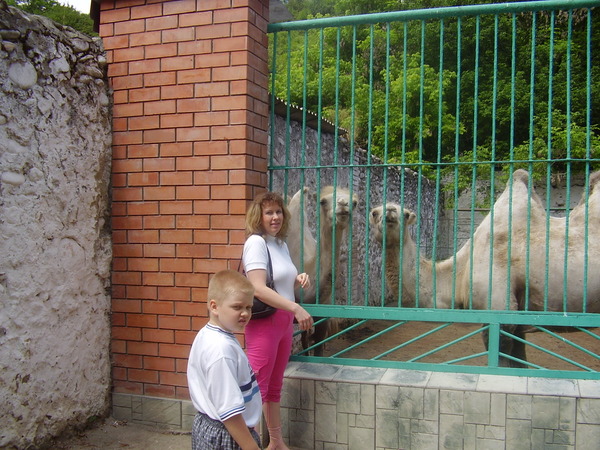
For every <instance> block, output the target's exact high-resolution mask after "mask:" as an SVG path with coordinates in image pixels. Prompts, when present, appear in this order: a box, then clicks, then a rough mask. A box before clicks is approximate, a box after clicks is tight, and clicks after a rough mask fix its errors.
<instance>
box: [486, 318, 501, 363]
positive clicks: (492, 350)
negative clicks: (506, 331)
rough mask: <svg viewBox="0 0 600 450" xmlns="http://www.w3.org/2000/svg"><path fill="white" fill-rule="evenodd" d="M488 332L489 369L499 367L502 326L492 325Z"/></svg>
mask: <svg viewBox="0 0 600 450" xmlns="http://www.w3.org/2000/svg"><path fill="white" fill-rule="evenodd" d="M488 330H489V331H488V367H498V361H499V360H500V356H499V353H500V324H499V323H490V327H489V329H488Z"/></svg>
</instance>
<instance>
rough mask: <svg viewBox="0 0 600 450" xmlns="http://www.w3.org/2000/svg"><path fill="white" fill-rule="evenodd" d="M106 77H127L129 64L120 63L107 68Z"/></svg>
mask: <svg viewBox="0 0 600 450" xmlns="http://www.w3.org/2000/svg"><path fill="white" fill-rule="evenodd" d="M107 73H108V77H109V78H113V77H120V76H124V75H127V74H128V73H129V63H128V62H121V63H113V64H110V65H109V66H108V72H107Z"/></svg>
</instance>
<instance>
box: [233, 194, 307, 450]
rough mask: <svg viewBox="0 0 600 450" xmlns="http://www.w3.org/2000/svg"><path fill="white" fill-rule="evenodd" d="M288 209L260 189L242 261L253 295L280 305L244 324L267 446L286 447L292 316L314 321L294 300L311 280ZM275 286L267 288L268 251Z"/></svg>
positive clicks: (302, 323) (303, 325) (248, 224)
mask: <svg viewBox="0 0 600 450" xmlns="http://www.w3.org/2000/svg"><path fill="white" fill-rule="evenodd" d="M289 220H290V213H289V212H288V210H287V208H286V207H285V204H284V202H283V199H282V198H281V196H280V195H279V194H275V193H273V192H265V193H262V194H259V195H258V196H257V197H256V198H255V199H254V201H253V202H252V204H251V205H250V208H249V209H248V212H247V213H246V235H247V239H246V243H245V244H244V253H243V256H242V261H243V263H244V269H245V271H246V276H247V277H248V279H249V280H250V282H251V283H252V284H253V285H254V288H255V294H254V295H255V296H256V297H257V298H259V299H260V300H262V301H263V302H264V303H267V304H269V305H271V306H274V307H275V308H277V311H276V312H275V314H273V315H271V316H269V317H266V318H263V319H255V320H251V321H250V323H249V324H248V325H247V326H246V353H247V355H248V359H249V360H250V365H251V366H252V370H253V371H254V373H255V374H256V378H257V380H258V385H259V387H260V392H261V396H262V401H263V413H264V416H265V420H266V422H267V428H268V430H269V446H268V447H267V449H268V450H275V449H283V450H286V449H288V447H287V446H286V445H285V443H284V442H283V438H282V436H281V414H280V399H281V387H282V386H283V374H284V371H285V368H286V365H287V362H288V359H289V357H290V353H291V349H292V335H293V331H294V328H293V322H294V318H295V319H296V321H297V322H298V324H299V326H300V329H302V330H308V329H310V327H312V325H313V319H312V317H311V316H310V314H309V313H308V312H307V311H306V310H305V309H304V308H302V306H300V305H299V304H297V303H296V302H295V297H294V290H295V288H296V287H298V286H300V287H302V288H305V287H308V286H309V285H310V279H309V277H308V275H307V274H305V273H301V274H298V270H297V269H296V266H294V263H292V259H291V258H290V253H289V250H288V247H287V244H286V243H285V241H284V240H283V239H284V238H285V237H286V233H287V229H288V224H289ZM267 247H268V252H269V253H268V254H269V255H270V257H271V262H272V268H273V280H274V281H275V290H273V289H270V288H268V287H267V284H266V282H267V269H268V254H267Z"/></svg>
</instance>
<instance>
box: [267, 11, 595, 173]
mask: <svg viewBox="0 0 600 450" xmlns="http://www.w3.org/2000/svg"><path fill="white" fill-rule="evenodd" d="M458 3H460V4H461V5H466V4H474V3H476V2H475V1H473V0H464V1H462V2H451V1H448V0H442V1H439V0H436V1H433V0H411V1H410V2H402V1H396V0H319V1H316V0H290V1H289V2H288V4H287V5H288V8H289V9H290V11H291V12H292V14H293V15H294V17H295V18H296V19H298V20H300V19H312V18H319V17H324V16H346V15H354V14H365V13H373V12H384V11H394V10H405V9H422V8H429V7H433V6H436V7H437V6H455V5H457V4H458ZM599 17H600V11H598V10H597V9H594V10H592V14H591V15H589V16H588V11H587V10H574V11H571V12H567V11H560V12H556V13H550V12H543V11H542V12H537V13H521V14H499V15H481V16H474V17H462V18H460V19H456V18H455V19H450V18H448V19H444V20H427V21H411V22H391V23H377V24H373V25H355V26H345V27H341V28H335V27H331V28H325V29H314V30H309V31H306V32H304V31H302V32H282V33H278V35H277V37H276V44H277V45H276V50H275V55H274V57H275V58H276V64H275V67H274V72H273V74H272V75H273V76H274V78H275V81H274V91H275V92H274V93H275V95H277V96H278V97H280V98H283V99H285V100H288V101H290V102H291V103H294V104H297V105H300V106H305V107H307V108H308V109H310V110H313V111H320V113H321V114H322V116H323V117H324V118H326V119H329V120H331V121H333V122H335V123H337V124H338V125H339V126H340V127H342V128H345V129H347V130H349V131H350V132H351V133H352V134H353V137H354V139H355V141H356V142H357V144H358V145H360V146H362V147H363V148H367V149H369V150H371V151H372V152H373V153H374V154H376V155H378V156H380V157H381V158H383V159H384V160H385V161H386V162H392V163H401V164H405V165H407V166H413V167H415V168H417V169H418V170H419V171H421V172H422V173H424V174H428V173H430V174H433V173H435V170H434V169H435V168H437V167H443V168H444V170H446V171H447V172H450V173H453V174H454V176H456V177H457V178H458V179H461V180H465V179H468V178H469V177H470V176H471V173H472V170H474V169H473V166H477V165H481V164H485V165H486V166H489V167H491V169H490V168H486V169H485V171H484V172H486V173H487V174H488V176H489V174H490V173H491V172H493V171H494V170H500V169H502V168H504V167H505V165H503V164H501V163H502V162H503V161H507V160H513V161H515V164H516V165H522V166H525V167H527V168H529V169H530V170H533V172H534V175H535V176H542V175H545V174H546V168H547V167H551V170H553V171H564V170H566V168H567V167H570V168H571V169H574V170H579V169H583V168H585V167H586V165H585V164H581V163H578V160H581V159H592V160H593V164H592V166H591V167H592V168H594V167H595V166H596V165H597V159H598V157H599V156H600V128H599V127H600V102H598V101H592V100H591V99H595V98H598V96H600V67H599V66H598V64H597V63H595V60H594V59H593V57H592V56H591V55H592V54H593V53H592V52H593V50H591V51H589V52H588V47H589V46H591V45H593V43H595V42H600V19H599ZM589 22H592V23H591V27H588V25H589ZM589 30H591V31H589ZM271 39H272V41H271V48H273V44H275V41H274V40H273V36H271ZM588 66H589V67H590V70H588ZM548 160H551V162H550V165H549V164H548V163H547V161H548ZM432 163H433V164H432ZM457 165H458V166H459V169H458V171H459V172H460V173H458V174H457V173H456V172H457V169H456V166H457ZM512 167H515V165H513V166H512Z"/></svg>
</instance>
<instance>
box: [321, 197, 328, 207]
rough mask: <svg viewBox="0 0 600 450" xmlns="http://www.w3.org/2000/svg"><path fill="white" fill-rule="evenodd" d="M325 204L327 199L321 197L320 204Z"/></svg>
mask: <svg viewBox="0 0 600 450" xmlns="http://www.w3.org/2000/svg"><path fill="white" fill-rule="evenodd" d="M326 204H327V200H326V199H324V198H322V199H321V206H325V205H326Z"/></svg>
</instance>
